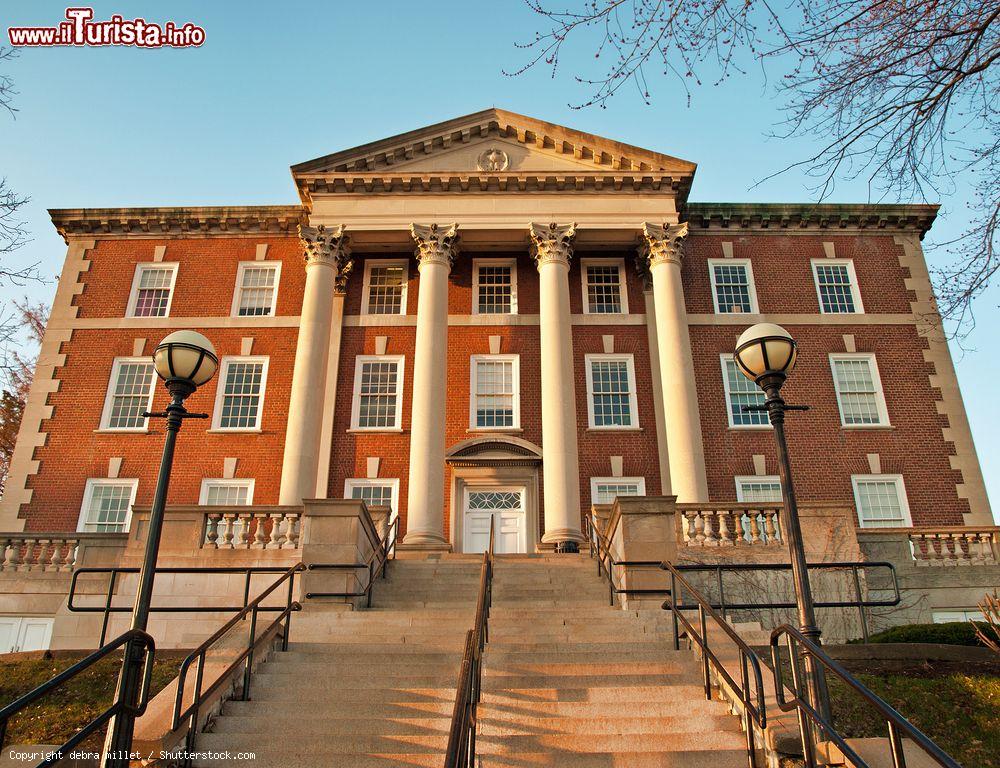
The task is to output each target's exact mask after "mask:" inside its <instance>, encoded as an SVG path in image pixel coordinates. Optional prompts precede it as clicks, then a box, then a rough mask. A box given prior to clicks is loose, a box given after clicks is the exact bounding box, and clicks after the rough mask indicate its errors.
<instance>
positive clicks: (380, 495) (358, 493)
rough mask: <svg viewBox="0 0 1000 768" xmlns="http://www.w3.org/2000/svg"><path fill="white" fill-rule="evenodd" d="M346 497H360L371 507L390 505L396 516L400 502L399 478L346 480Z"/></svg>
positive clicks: (393, 514) (353, 478) (354, 478)
mask: <svg viewBox="0 0 1000 768" xmlns="http://www.w3.org/2000/svg"><path fill="white" fill-rule="evenodd" d="M344 498H345V499H360V500H362V501H364V502H365V504H367V505H368V506H369V507H389V508H390V509H391V510H392V517H395V516H396V510H397V508H398V503H399V478H383V477H379V478H372V479H367V478H357V477H349V478H348V479H347V480H345V481H344Z"/></svg>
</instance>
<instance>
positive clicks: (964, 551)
mask: <svg viewBox="0 0 1000 768" xmlns="http://www.w3.org/2000/svg"><path fill="white" fill-rule="evenodd" d="M951 537H952V549H953V550H954V552H955V565H972V545H971V543H970V541H969V538H968V536H967V535H966V534H965V533H953V534H952V535H951Z"/></svg>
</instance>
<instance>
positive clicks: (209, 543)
mask: <svg viewBox="0 0 1000 768" xmlns="http://www.w3.org/2000/svg"><path fill="white" fill-rule="evenodd" d="M221 521H222V515H220V514H219V513H218V512H210V513H209V514H208V515H207V516H206V517H205V542H204V543H203V544H202V547H204V548H206V549H218V548H219V523H220V522H221Z"/></svg>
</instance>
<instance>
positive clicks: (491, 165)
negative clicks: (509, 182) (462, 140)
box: [476, 147, 510, 171]
mask: <svg viewBox="0 0 1000 768" xmlns="http://www.w3.org/2000/svg"><path fill="white" fill-rule="evenodd" d="M476 165H477V166H478V167H479V170H481V171H506V170H507V168H508V167H509V166H510V158H509V157H508V156H507V153H506V152H504V151H503V150H502V149H497V148H496V147H490V148H489V149H487V150H486V151H485V152H483V153H482V154H481V155H480V156H479V157H478V158H476Z"/></svg>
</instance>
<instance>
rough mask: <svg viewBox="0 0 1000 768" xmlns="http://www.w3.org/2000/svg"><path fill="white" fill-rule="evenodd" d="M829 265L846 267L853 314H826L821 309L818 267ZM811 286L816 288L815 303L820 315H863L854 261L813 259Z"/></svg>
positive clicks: (863, 309) (821, 295)
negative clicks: (849, 281) (849, 282)
mask: <svg viewBox="0 0 1000 768" xmlns="http://www.w3.org/2000/svg"><path fill="white" fill-rule="evenodd" d="M831 264H841V265H844V266H846V267H847V274H848V276H849V277H850V278H851V298H852V299H853V300H854V311H853V312H827V311H826V309H824V307H823V293H822V292H821V291H820V289H819V270H817V269H816V268H817V267H819V266H829V265H831ZM812 273H813V285H814V286H815V288H816V301H817V303H818V304H819V311H820V314H822V315H863V314H864V313H865V306H864V304H862V303H861V289H860V288H859V287H858V274H857V272H855V271H854V259H813V260H812Z"/></svg>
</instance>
